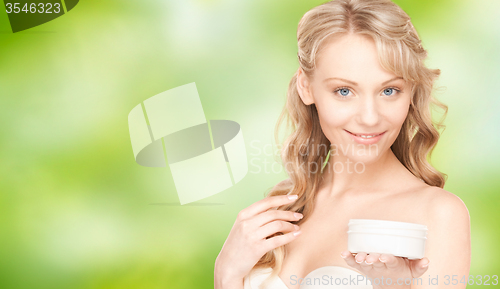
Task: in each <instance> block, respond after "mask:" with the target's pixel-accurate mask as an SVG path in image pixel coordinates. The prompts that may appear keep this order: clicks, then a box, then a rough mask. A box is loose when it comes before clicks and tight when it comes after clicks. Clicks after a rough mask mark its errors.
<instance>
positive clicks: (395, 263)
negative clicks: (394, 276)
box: [380, 254, 399, 269]
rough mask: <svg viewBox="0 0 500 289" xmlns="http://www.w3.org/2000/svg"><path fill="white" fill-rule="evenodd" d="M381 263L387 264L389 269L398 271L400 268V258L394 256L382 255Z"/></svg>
mask: <svg viewBox="0 0 500 289" xmlns="http://www.w3.org/2000/svg"><path fill="white" fill-rule="evenodd" d="M380 262H382V263H385V266H387V268H388V269H396V268H397V267H399V260H398V258H397V257H396V256H394V255H392V254H382V255H381V256H380Z"/></svg>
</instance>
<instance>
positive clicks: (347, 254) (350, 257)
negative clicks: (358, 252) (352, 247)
mask: <svg viewBox="0 0 500 289" xmlns="http://www.w3.org/2000/svg"><path fill="white" fill-rule="evenodd" d="M340 257H342V258H343V259H344V261H345V262H346V263H347V265H349V266H351V267H353V268H356V269H359V268H360V266H359V264H358V263H356V260H355V259H354V256H353V255H352V254H351V252H349V251H344V252H342V253H341V254H340Z"/></svg>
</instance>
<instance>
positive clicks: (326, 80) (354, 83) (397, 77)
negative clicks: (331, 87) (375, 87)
mask: <svg viewBox="0 0 500 289" xmlns="http://www.w3.org/2000/svg"><path fill="white" fill-rule="evenodd" d="M333 79H338V80H341V81H344V82H347V83H350V84H352V85H358V84H357V83H356V82H354V81H352V80H347V79H343V78H339V77H330V78H327V79H325V80H324V81H323V82H328V81H330V80H333ZM398 79H403V78H402V77H401V76H396V77H394V78H392V79H389V80H387V81H385V82H383V83H382V85H386V84H387V83H389V82H391V81H394V80H398Z"/></svg>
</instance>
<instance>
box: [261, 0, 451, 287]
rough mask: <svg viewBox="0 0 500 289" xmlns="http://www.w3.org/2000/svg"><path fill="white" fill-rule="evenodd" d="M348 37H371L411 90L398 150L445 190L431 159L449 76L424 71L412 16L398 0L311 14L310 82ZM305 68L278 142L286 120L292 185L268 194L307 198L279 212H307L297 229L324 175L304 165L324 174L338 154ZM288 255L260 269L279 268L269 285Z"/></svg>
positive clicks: (305, 20)
mask: <svg viewBox="0 0 500 289" xmlns="http://www.w3.org/2000/svg"><path fill="white" fill-rule="evenodd" d="M348 33H356V34H363V35H366V36H369V37H371V38H372V39H373V40H374V42H375V44H376V47H377V51H378V55H379V62H380V64H381V66H382V67H383V68H384V69H386V70H387V71H390V72H392V73H394V74H395V75H398V76H401V77H403V79H404V80H405V81H408V82H409V83H410V84H411V95H412V98H411V103H410V108H409V111H408V116H407V118H406V120H405V121H404V123H403V125H402V127H401V130H400V133H399V135H398V137H397V139H396V140H395V142H394V144H393V145H392V146H391V149H392V151H393V152H394V154H395V155H396V157H397V158H398V159H399V161H400V162H401V163H402V164H403V165H404V166H405V167H406V168H407V169H408V170H409V171H410V172H411V173H412V174H413V175H415V176H416V177H417V178H420V179H422V180H423V181H424V182H425V183H427V184H428V185H430V186H437V187H441V188H442V187H443V186H444V183H445V181H446V177H447V175H446V174H443V173H441V172H439V171H438V170H436V169H435V168H433V167H432V166H431V165H430V164H429V163H428V161H427V156H429V157H430V155H431V153H432V151H433V149H434V147H435V145H436V143H437V141H438V139H439V131H438V129H441V128H443V129H444V128H445V126H444V125H443V124H442V123H443V121H444V118H445V117H446V114H447V111H448V107H447V106H446V105H445V104H443V103H441V102H439V101H438V100H437V99H435V98H434V97H433V96H432V95H431V93H432V90H433V86H434V81H435V80H436V79H437V78H438V77H439V75H440V73H441V71H440V70H439V69H429V68H427V67H426V66H425V65H424V60H425V59H426V57H427V51H426V50H425V49H424V48H423V47H422V45H421V40H420V39H419V36H418V34H417V31H416V30H415V28H414V27H413V25H412V23H411V21H410V17H409V16H408V15H407V14H406V13H405V12H404V11H403V10H402V9H401V8H400V7H399V6H398V5H396V4H395V3H393V2H391V1H390V0H334V1H330V2H327V3H324V4H322V5H319V6H317V7H314V8H312V9H311V10H309V11H308V12H306V13H305V14H304V15H303V17H302V18H301V20H300V22H299V25H298V29H297V41H298V53H297V55H298V60H299V65H300V67H299V69H302V70H303V71H304V73H305V74H306V75H312V73H313V71H314V68H315V67H316V63H315V62H316V60H317V56H318V53H319V52H320V50H321V48H322V46H321V44H322V43H323V42H324V41H325V40H326V39H327V38H331V37H337V36H340V35H344V34H348ZM299 69H297V72H295V75H294V76H293V77H292V79H291V81H290V83H289V86H288V93H287V100H286V104H285V107H284V108H283V111H282V113H281V115H280V117H279V119H278V122H277V124H276V127H275V139H276V142H277V143H279V140H278V131H279V127H280V125H281V123H282V122H283V120H284V117H286V118H287V128H291V129H292V130H291V133H290V135H289V136H288V137H287V138H286V140H285V141H284V142H283V145H282V148H283V149H282V151H281V159H282V161H283V162H284V164H285V168H286V169H287V172H288V173H289V177H290V178H289V179H287V180H285V181H283V182H281V183H279V184H278V185H276V186H275V187H274V188H273V189H272V190H271V191H270V192H269V193H268V194H267V196H268V197H270V196H276V195H284V194H297V195H299V198H298V200H297V201H296V202H294V203H293V204H291V205H285V206H281V207H279V208H278V209H280V210H288V211H294V212H300V213H302V214H303V215H304V218H303V219H301V220H300V221H297V222H293V223H296V224H300V223H302V222H304V221H305V220H306V219H307V217H308V216H309V215H310V214H311V212H312V210H313V204H314V200H315V196H316V191H317V190H318V187H319V185H320V182H321V176H322V171H323V170H321V171H318V170H316V171H314V172H311V171H310V170H309V171H304V170H303V169H301V168H302V167H303V166H304V164H306V165H307V166H310V165H311V164H314V165H315V166H316V167H322V165H323V164H324V163H325V162H326V161H327V160H328V157H329V149H326V148H329V147H330V141H329V140H328V139H327V138H326V136H325V135H324V134H323V131H322V130H321V127H320V123H319V119H318V112H317V110H316V106H315V104H311V105H305V104H304V103H303V102H302V100H301V98H300V97H299V94H298V92H297V86H296V84H297V73H298V70H299ZM431 105H437V106H438V107H440V108H441V109H443V110H444V114H443V116H442V118H441V119H440V120H439V121H437V122H434V121H433V120H432V116H431ZM311 147H312V148H313V149H314V148H315V147H317V148H319V147H325V150H318V151H316V153H313V154H309V153H305V152H306V151H307V152H309V151H310V148H311ZM280 234H282V233H277V234H275V235H273V236H276V235H280ZM273 236H270V237H273ZM285 254H286V252H285V246H281V247H278V248H275V249H274V250H271V251H269V252H267V253H266V254H265V255H264V256H262V258H261V259H260V260H259V261H258V262H257V264H256V265H255V266H254V268H253V269H257V268H267V267H271V268H273V271H272V273H271V275H270V276H269V278H268V279H266V282H264V284H263V285H265V284H266V283H267V282H268V281H270V280H271V278H272V277H273V276H277V275H278V274H279V272H280V271H281V268H282V263H283V260H284V258H285Z"/></svg>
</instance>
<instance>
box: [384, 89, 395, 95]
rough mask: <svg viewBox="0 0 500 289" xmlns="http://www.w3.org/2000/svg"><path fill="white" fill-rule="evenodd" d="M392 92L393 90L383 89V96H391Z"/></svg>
mask: <svg viewBox="0 0 500 289" xmlns="http://www.w3.org/2000/svg"><path fill="white" fill-rule="evenodd" d="M393 91H394V89H393V88H386V89H384V94H385V95H392V92H393Z"/></svg>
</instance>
